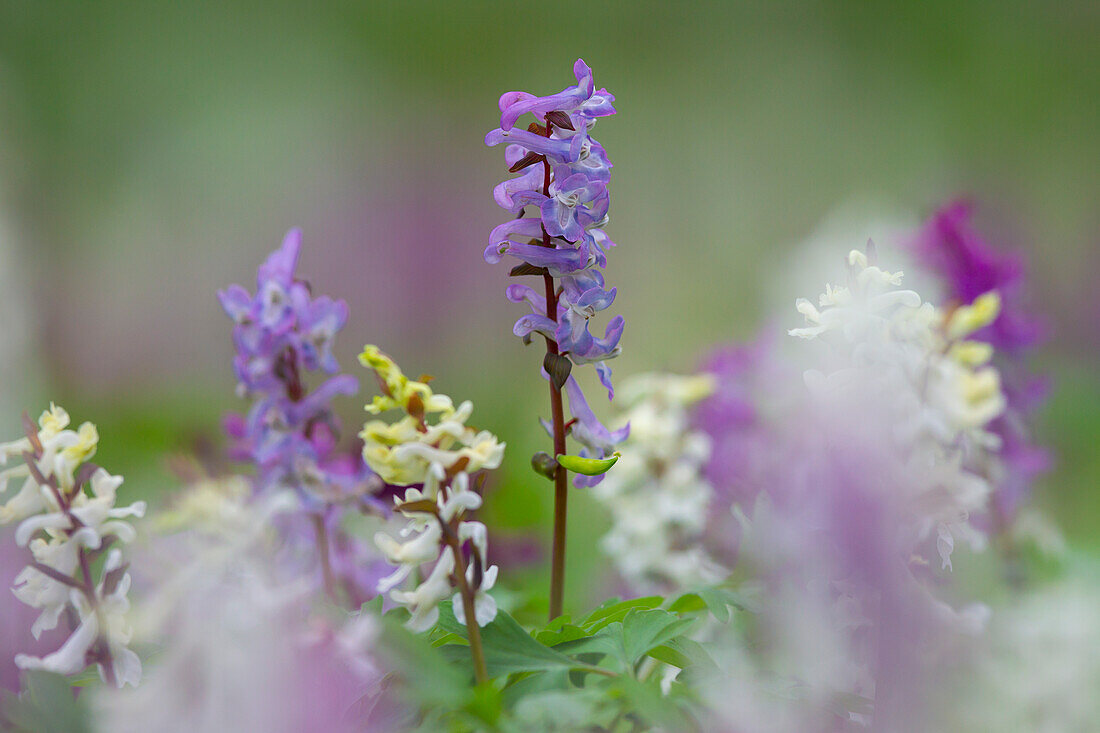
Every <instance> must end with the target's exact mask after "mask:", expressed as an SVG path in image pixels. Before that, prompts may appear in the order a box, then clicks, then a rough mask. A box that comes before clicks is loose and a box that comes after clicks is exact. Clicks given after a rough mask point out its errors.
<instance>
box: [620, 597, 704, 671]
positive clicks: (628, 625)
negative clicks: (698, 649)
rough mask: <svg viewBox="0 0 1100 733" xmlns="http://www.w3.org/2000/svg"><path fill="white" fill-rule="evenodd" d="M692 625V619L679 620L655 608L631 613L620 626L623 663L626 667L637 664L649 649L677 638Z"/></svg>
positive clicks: (675, 616) (672, 614)
mask: <svg viewBox="0 0 1100 733" xmlns="http://www.w3.org/2000/svg"><path fill="white" fill-rule="evenodd" d="M693 623H694V620H693V619H686V618H680V617H679V616H677V615H676V614H674V613H669V612H668V611H663V610H661V609H657V608H655V609H651V610H648V611H643V610H634V611H631V612H630V613H628V614H627V615H626V618H625V619H623V625H622V647H623V651H624V654H625V656H624V659H623V661H625V662H626V663H627V664H628V665H634V664H637V662H638V660H640V659H641V658H642V657H644V656H645V655H646V654H647V653H648V652H649V650H650V649H653V648H654V647H657V646H661V645H662V644H665V643H666V642H668V641H670V640H671V639H674V638H675V637H677V636H679V635H680V634H682V633H683V632H684V631H686V630H687V627H689V626H691V625H692V624H693Z"/></svg>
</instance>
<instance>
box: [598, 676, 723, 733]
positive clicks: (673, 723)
mask: <svg viewBox="0 0 1100 733" xmlns="http://www.w3.org/2000/svg"><path fill="white" fill-rule="evenodd" d="M610 692H611V694H617V695H618V696H620V697H622V698H625V700H624V702H625V703H626V708H627V709H628V710H630V711H631V712H632V713H635V714H637V715H640V716H641V717H643V718H645V719H646V720H648V721H649V722H650V723H651V724H652V725H653V726H654V727H656V728H659V729H661V730H676V731H697V730H701V729H700V727H699V724H698V722H697V721H695V720H693V719H692V718H691V717H690V716H689V715H688V714H687V713H686V712H684V710H682V709H681V708H680V707H679V705H677V704H676V702H675V701H673V700H671V699H669V698H667V697H665V696H664V695H662V694H661V686H660V682H659V681H657V680H655V679H651V680H648V681H646V682H639V681H638V680H636V679H634V678H633V677H629V676H626V675H624V676H622V677H618V678H616V679H615V680H613V681H612V682H611V685H610Z"/></svg>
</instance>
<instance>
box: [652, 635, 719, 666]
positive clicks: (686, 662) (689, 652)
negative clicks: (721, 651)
mask: <svg viewBox="0 0 1100 733" xmlns="http://www.w3.org/2000/svg"><path fill="white" fill-rule="evenodd" d="M649 656H651V657H653V658H654V659H656V660H657V661H659V662H664V663H665V664H671V665H672V666H673V667H679V668H680V669H691V668H699V669H705V670H707V671H710V672H713V673H717V672H718V671H719V669H718V664H717V663H716V662H715V661H714V658H713V657H711V656H710V653H709V652H707V650H706V647H704V646H703V645H702V644H700V643H699V642H697V641H695V640H694V639H689V638H688V637H686V636H678V637H676V638H675V639H670V640H669V641H668V642H667V643H665V644H662V645H661V646H658V647H655V648H653V649H650V650H649Z"/></svg>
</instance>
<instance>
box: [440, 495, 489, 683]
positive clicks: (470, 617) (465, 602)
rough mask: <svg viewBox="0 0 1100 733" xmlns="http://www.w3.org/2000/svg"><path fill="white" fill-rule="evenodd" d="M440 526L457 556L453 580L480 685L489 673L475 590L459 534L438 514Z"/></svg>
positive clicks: (487, 678)
mask: <svg viewBox="0 0 1100 733" xmlns="http://www.w3.org/2000/svg"><path fill="white" fill-rule="evenodd" d="M436 519H438V520H439V525H440V527H442V528H443V537H444V539H445V540H446V542H447V547H449V548H451V552H452V553H453V554H454V557H455V570H454V573H452V575H451V581H452V582H453V583H454V584H455V586H457V587H458V594H459V595H460V596H462V610H463V611H465V613H466V636H467V637H468V638H469V642H470V656H471V657H472V658H473V661H474V679H475V680H477V683H478V684H479V685H481V684H485V683H486V682H488V681H489V673H488V671H487V670H486V668H485V652H484V651H483V650H482V648H481V627H480V626H478V625H477V607H476V605H475V603H474V591H473V590H472V589H471V588H470V584H469V583H467V582H466V561H465V560H463V558H462V543H461V542H459V541H458V535H456V534H455V532H454V529H452V528H451V526H450V525H448V524H447V523H446V522H444V521H443V518H442V517H440V516H439V515H438V514H437V515H436Z"/></svg>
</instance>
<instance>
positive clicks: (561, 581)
mask: <svg viewBox="0 0 1100 733" xmlns="http://www.w3.org/2000/svg"><path fill="white" fill-rule="evenodd" d="M552 129H553V125H551V124H550V121H549V120H547V121H546V136H547V137H550V133H551V132H552ZM542 166H543V177H542V192H543V194H544V195H546V196H549V195H550V161H548V160H544V161H543V163H542ZM542 244H543V246H544V247H552V246H553V243H552V242H551V241H550V234H549V232H547V231H546V227H543V228H542ZM542 279H543V283H544V285H545V286H546V316H547V317H548V318H549V319H550V320H552V321H555V322H557V320H558V294H557V288H556V287H555V284H554V278H553V277H552V276H551V275H550V274H549V273H547V274H545V275H543V276H542ZM546 353H547V354H554V355H557V354H558V342H557V341H555V340H553V339H551V338H549V337H548V338H547V339H546ZM549 382H550V417H551V422H552V424H553V429H554V455H555V456H559V455H561V454H563V453H565V411H564V409H563V407H562V400H561V389H560V388H559V387H558V386H557V385H555V384H554V381H553V380H552V379H551V380H549ZM568 481H569V477H568V475H567V472H566V470H565V469H564V468H562V467H561V466H558V467H557V468H555V469H554V534H553V547H552V549H551V554H550V620H551V621H553V620H554V619H555V618H557V617H558V616H560V615H561V613H562V606H563V599H564V595H565V537H566V516H567V514H566V512H567V506H568V501H569V483H568Z"/></svg>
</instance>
